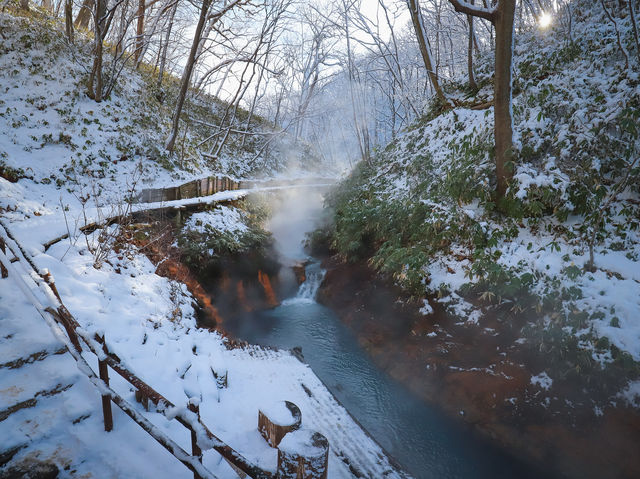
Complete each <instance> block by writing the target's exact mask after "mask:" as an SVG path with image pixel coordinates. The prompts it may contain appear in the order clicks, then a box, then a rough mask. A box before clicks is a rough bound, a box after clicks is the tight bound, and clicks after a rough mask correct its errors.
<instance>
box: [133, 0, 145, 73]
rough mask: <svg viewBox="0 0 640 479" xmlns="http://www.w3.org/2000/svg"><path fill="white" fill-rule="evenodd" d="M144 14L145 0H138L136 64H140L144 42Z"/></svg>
mask: <svg viewBox="0 0 640 479" xmlns="http://www.w3.org/2000/svg"><path fill="white" fill-rule="evenodd" d="M144 14H145V0H138V24H137V27H136V49H135V52H134V62H135V64H136V66H138V65H139V63H138V60H139V59H140V54H141V53H142V47H143V43H144Z"/></svg>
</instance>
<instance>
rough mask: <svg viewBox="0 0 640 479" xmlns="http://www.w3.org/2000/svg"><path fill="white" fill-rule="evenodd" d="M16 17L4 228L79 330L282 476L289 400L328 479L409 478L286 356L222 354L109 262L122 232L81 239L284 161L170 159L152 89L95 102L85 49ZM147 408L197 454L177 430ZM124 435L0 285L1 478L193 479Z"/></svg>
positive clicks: (123, 84) (2, 43) (154, 278)
mask: <svg viewBox="0 0 640 479" xmlns="http://www.w3.org/2000/svg"><path fill="white" fill-rule="evenodd" d="M10 8H11V7H10ZM14 13H15V12H13V13H11V12H10V13H0V36H1V38H2V39H1V40H0V84H1V85H2V87H1V88H0V173H1V175H0V176H1V177H0V219H1V220H2V223H3V225H6V226H7V228H8V229H9V230H10V231H11V232H12V234H13V235H14V236H15V238H16V239H17V241H18V242H20V244H21V245H22V246H23V247H24V249H25V251H26V252H27V254H28V255H31V256H32V257H33V261H34V263H35V265H36V267H37V268H38V269H39V270H41V271H44V270H45V269H46V270H48V271H49V272H50V273H51V274H52V275H53V277H54V278H55V281H56V284H57V288H58V291H59V293H60V295H61V297H62V299H63V301H64V302H65V304H66V305H67V306H68V308H69V310H70V311H71V313H72V314H73V315H74V316H75V317H76V318H77V319H78V320H79V322H80V323H81V325H82V327H83V328H85V329H86V330H87V331H88V332H89V333H90V334H93V333H100V334H104V335H105V337H106V342H107V343H108V345H109V348H110V349H111V350H112V351H113V352H114V353H115V354H117V355H118V356H119V357H120V358H121V359H122V361H123V362H124V363H125V364H126V365H127V366H128V367H129V368H130V369H131V370H132V371H134V372H135V373H136V374H138V375H139V376H140V377H142V378H143V379H144V380H145V381H147V382H148V383H149V384H150V385H151V386H152V387H154V388H156V389H157V390H158V391H160V392H161V393H162V394H164V395H165V396H166V397H167V398H169V399H170V400H171V401H173V402H174V403H175V404H176V405H178V406H179V407H184V406H185V405H186V403H187V400H188V398H187V391H188V392H189V393H191V392H193V391H194V390H198V391H199V392H201V394H202V402H201V405H200V411H201V415H202V419H203V422H204V423H205V424H207V425H208V426H209V427H210V429H211V430H212V431H213V432H214V433H215V434H217V435H218V436H219V437H220V438H221V439H223V440H224V441H226V442H227V443H228V444H230V445H231V446H232V447H234V448H236V449H237V450H238V451H240V452H241V453H243V454H244V455H246V456H247V457H248V458H250V459H251V460H253V461H255V462H256V463H258V464H259V465H260V466H262V467H263V468H265V469H268V470H274V469H275V467H276V459H277V452H276V450H275V449H271V448H270V447H268V446H267V443H266V442H265V441H264V440H263V439H262V438H261V436H260V435H259V433H258V431H257V417H258V408H260V407H262V406H268V405H269V404H271V403H272V402H275V401H280V400H290V401H293V402H294V403H296V404H297V405H298V406H299V407H300V409H301V411H302V420H303V426H304V427H307V428H311V429H315V430H317V431H319V432H321V433H323V434H324V435H325V436H326V437H327V438H328V439H329V442H330V447H331V452H330V458H329V477H332V478H333V477H335V478H343V477H344V478H348V477H354V472H353V471H358V472H359V473H360V474H363V475H364V476H366V477H404V476H403V475H402V474H401V473H399V472H398V471H396V470H395V469H394V468H393V467H392V466H391V465H390V464H389V460H388V459H387V457H386V456H385V454H384V453H383V451H382V450H381V449H380V447H379V446H378V445H376V444H375V442H374V441H373V440H371V439H370V438H369V437H368V436H367V435H366V433H365V432H364V431H363V430H362V429H361V428H360V427H359V426H358V425H357V424H356V423H355V421H354V420H353V419H352V418H351V417H350V416H349V414H348V413H347V412H346V411H345V410H344V408H342V407H341V406H340V405H339V404H338V403H337V402H336V401H335V399H334V398H333V397H332V396H331V394H330V393H329V392H328V390H327V389H326V388H325V387H324V386H323V385H322V383H321V382H320V380H319V379H318V378H317V377H316V376H315V375H314V374H313V372H312V371H311V369H310V368H309V367H308V366H307V365H305V364H302V363H301V362H299V361H298V360H297V359H296V358H295V357H294V356H292V355H291V354H290V353H289V352H286V351H282V352H276V351H269V350H264V349H260V348H252V347H248V348H245V349H230V348H228V344H227V343H226V340H225V339H224V338H223V337H221V336H220V335H219V334H217V333H215V332H210V331H207V330H201V329H198V328H197V327H196V321H195V316H194V314H195V313H194V309H193V307H192V303H193V298H192V296H191V295H190V294H189V292H188V291H187V289H186V287H185V286H184V285H183V284H180V283H178V282H175V281H171V280H168V279H166V278H163V277H160V276H158V275H156V274H155V269H156V268H155V266H154V265H153V264H151V262H150V261H149V259H148V258H147V257H146V256H144V255H143V254H142V253H140V252H138V251H137V250H136V249H135V248H134V247H132V246H131V245H126V244H122V243H121V244H119V246H118V249H117V251H116V250H114V249H112V246H113V243H112V242H111V240H113V239H114V238H115V235H113V236H112V235H111V233H115V232H116V231H117V230H116V228H117V227H115V226H114V227H112V228H107V229H105V230H100V229H99V230H97V231H96V232H94V233H92V234H89V235H87V236H86V237H85V235H83V234H81V233H80V231H79V228H80V227H82V226H84V225H86V224H87V223H89V222H91V221H94V220H96V219H98V220H99V219H101V218H102V219H104V218H106V217H109V216H112V215H113V214H115V213H120V212H123V211H127V210H128V209H129V208H130V205H129V203H128V202H127V199H128V198H129V197H132V196H134V195H135V193H136V192H137V190H139V189H140V187H141V186H142V185H144V186H145V187H149V186H154V187H160V186H164V185H169V184H175V183H176V182H177V183H182V182H183V181H184V180H185V179H190V178H193V177H195V176H200V175H203V176H204V175H210V174H216V173H226V174H235V175H238V176H241V175H245V174H248V173H249V172H255V171H256V170H258V171H260V172H261V173H263V174H265V175H269V174H272V173H274V172H276V171H277V170H278V168H280V167H281V166H282V164H283V162H282V161H281V160H282V159H283V158H284V156H285V153H287V152H283V151H281V152H280V154H282V156H281V157H280V158H278V159H276V160H274V161H273V162H270V161H269V160H264V159H263V160H264V161H262V160H261V161H258V162H253V163H250V162H249V161H247V160H248V159H251V158H253V157H254V156H255V151H254V152H251V151H245V152H244V153H239V152H238V151H233V150H232V149H229V150H228V151H227V152H226V155H225V156H224V157H222V158H220V160H219V162H218V163H216V164H214V165H207V164H205V163H204V162H200V163H196V164H193V163H192V164H188V165H187V164H186V163H185V164H181V162H180V161H179V157H178V156H176V157H169V156H167V155H166V154H165V153H164V152H163V151H162V148H161V145H162V144H163V143H164V140H165V134H166V124H167V122H168V119H169V118H170V115H169V114H168V112H167V111H166V109H164V107H163V106H162V105H161V104H159V103H158V102H157V100H156V99H155V98H154V97H153V96H152V95H151V94H150V93H149V92H148V91H147V90H148V88H147V86H146V84H145V80H144V76H143V75H140V74H138V73H135V72H130V71H127V72H126V74H123V75H122V77H121V78H120V80H119V86H118V88H116V90H115V91H114V93H113V95H112V96H111V98H110V99H108V100H107V101H103V102H102V103H99V104H98V103H95V102H93V101H92V100H90V99H89V98H87V97H86V96H85V94H84V91H83V87H82V82H83V78H84V76H85V70H86V68H87V67H88V60H87V58H88V54H87V51H85V50H86V49H88V48H89V47H88V45H87V44H84V43H83V42H82V40H80V42H79V45H78V46H70V45H68V44H67V43H66V41H65V40H64V38H63V34H62V33H61V32H60V26H59V25H58V24H56V23H55V22H53V21H52V20H51V19H49V18H47V17H46V16H43V14H42V13H41V12H39V11H38V10H37V9H32V13H31V14H29V15H28V16H27V17H21V16H19V15H18V14H17V13H16V14H15V15H14ZM199 101H200V103H198V105H199V106H200V109H202V108H203V103H202V101H201V100H199ZM205 106H206V105H205ZM187 138H188V139H189V140H190V141H194V142H195V141H196V140H197V138H193V137H191V136H188V137H187ZM283 148H286V145H284V146H283ZM272 151H274V152H276V153H277V152H278V151H277V149H275V148H274V149H272ZM289 153H291V152H289ZM293 153H295V152H293ZM293 153H292V154H293ZM293 156H295V154H293ZM187 166H189V168H186V167H187ZM177 178H179V181H178V180H177ZM242 194H244V192H238V191H235V192H220V193H217V194H216V196H215V198H210V199H218V200H223V199H229V198H237V197H238V196H241V195H242ZM196 201H197V200H196ZM153 206H154V205H137V206H136V208H137V209H141V208H145V207H153ZM234 214H235V210H228V209H221V210H220V215H221V216H220V217H217V218H208V219H206V218H205V221H207V222H208V224H209V223H211V220H213V219H216V222H215V223H211V224H212V226H213V227H217V226H220V225H221V224H232V223H233V220H234V218H235V217H234ZM197 220H198V217H196V218H194V220H193V221H194V222H196V221H197ZM233 224H235V223H233ZM239 227H240V226H239ZM2 229H3V231H4V228H2ZM65 233H67V234H68V236H69V237H68V238H66V239H64V240H62V241H59V242H57V243H55V244H53V246H51V247H50V248H49V249H46V251H45V247H44V244H45V243H46V242H48V241H50V240H53V239H55V238H57V237H59V236H61V235H62V234H65ZM105 233H106V236H107V237H109V238H111V239H110V240H107V242H106V243H105V242H104V241H105V239H104V238H105ZM3 235H4V232H3ZM103 253H105V254H104V255H103ZM15 267H16V268H20V267H21V263H16V264H15ZM41 301H43V302H46V301H47V298H46V297H43V298H41ZM87 359H88V360H89V361H94V362H95V358H91V357H88V358H87ZM95 366H96V367H97V365H95ZM212 371H216V372H218V373H223V372H224V373H226V374H227V375H228V387H227V388H223V389H219V388H218V386H217V383H216V379H215V377H214V375H213V372H212ZM112 386H113V387H114V389H116V390H117V391H118V392H119V393H120V394H121V395H122V396H124V397H125V398H126V399H129V400H131V401H132V402H133V397H134V392H133V391H132V390H131V389H130V386H129V385H128V384H127V383H124V382H121V381H120V380H119V378H117V377H113V378H112ZM309 392H311V394H309ZM137 407H138V409H139V412H141V413H143V414H146V415H147V417H148V418H149V419H150V420H151V421H152V422H153V423H154V424H155V425H156V426H157V427H158V428H159V429H160V430H162V431H164V432H165V433H167V434H169V435H170V436H171V437H173V438H174V439H175V440H176V441H177V442H178V443H179V444H180V445H182V446H183V447H184V448H185V449H187V450H190V444H189V435H188V433H187V431H186V430H185V429H184V428H183V427H182V426H180V425H179V424H177V423H175V421H173V422H171V423H169V422H167V421H166V420H165V419H164V418H163V417H162V416H160V415H159V414H156V413H153V412H151V413H145V412H144V411H143V409H142V406H137ZM114 422H115V427H114V430H113V431H112V432H110V433H105V432H104V431H103V425H102V411H101V402H100V395H99V393H98V391H97V390H96V389H95V388H94V387H93V386H92V385H91V383H90V382H89V381H88V380H87V378H86V377H85V376H84V375H83V374H81V373H80V372H79V371H78V369H77V367H76V365H75V363H74V361H73V360H72V358H71V356H70V355H69V354H68V353H65V352H64V349H63V348H62V344H61V343H60V342H59V340H57V339H56V338H55V337H54V336H52V334H51V333H50V331H49V330H48V329H47V325H46V323H45V322H44V321H43V320H42V318H40V317H39V316H38V313H37V311H36V309H35V308H34V307H33V305H32V304H30V303H29V302H28V301H26V299H25V297H24V295H23V294H22V293H21V291H20V289H19V288H18V287H17V283H16V280H15V274H13V273H12V274H10V275H9V277H8V278H2V279H0V453H2V455H1V456H0V457H1V458H2V464H0V475H2V474H4V472H7V471H8V470H9V469H10V468H12V467H14V466H16V465H17V464H19V463H22V462H23V461H25V460H26V461H29V460H37V461H42V462H45V463H53V464H55V465H56V466H57V467H58V469H59V470H60V475H59V476H58V477H158V478H161V477H167V478H175V477H192V473H191V472H189V471H188V470H187V469H186V468H184V467H183V466H182V465H181V464H180V463H179V462H178V461H177V460H176V459H175V458H173V457H171V456H170V455H169V454H168V453H167V452H166V451H165V450H164V449H163V448H162V447H161V446H159V445H158V444H157V443H155V442H154V441H153V440H152V439H151V438H150V437H149V436H148V435H147V434H146V433H145V432H144V431H142V430H141V429H140V428H139V427H138V426H136V425H135V424H134V423H133V422H132V421H131V420H130V419H129V418H128V417H127V416H125V415H124V414H122V413H121V412H120V411H119V410H118V409H117V408H115V407H114ZM9 452H11V453H10V454H6V455H5V454H4V453H9ZM14 453H15V454H14ZM7 461H8V463H6V462H7ZM5 463H6V464H5ZM204 463H205V465H206V466H207V467H208V468H209V469H210V470H212V471H213V472H214V473H215V474H216V475H218V477H221V478H223V477H237V475H236V474H235V473H234V472H233V471H232V470H231V469H230V467H229V466H228V465H227V463H226V462H225V461H222V460H221V458H220V456H219V455H217V453H215V452H211V451H209V452H206V453H205V455H204ZM14 473H15V471H14Z"/></svg>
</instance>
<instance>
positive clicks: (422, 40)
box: [407, 0, 447, 103]
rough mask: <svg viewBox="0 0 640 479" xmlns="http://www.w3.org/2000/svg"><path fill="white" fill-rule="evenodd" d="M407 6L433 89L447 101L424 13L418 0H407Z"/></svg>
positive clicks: (440, 98) (440, 97)
mask: <svg viewBox="0 0 640 479" xmlns="http://www.w3.org/2000/svg"><path fill="white" fill-rule="evenodd" d="M407 6H408V7H409V13H410V14H411V23H413V28H414V30H415V32H416V37H417V38H418V45H419V46H420V54H421V55H422V60H423V61H424V67H425V68H426V70H427V73H428V74H429V80H431V84H432V85H433V89H434V90H435V92H436V96H437V97H438V99H439V100H440V101H441V102H443V103H446V101H447V100H446V99H445V96H444V92H443V91H442V88H441V87H440V82H439V81H438V75H437V74H436V72H435V71H434V69H433V68H434V64H433V56H432V55H431V46H430V45H429V39H428V38H427V32H426V30H425V28H424V23H423V22H422V15H421V14H420V6H419V5H418V0H407Z"/></svg>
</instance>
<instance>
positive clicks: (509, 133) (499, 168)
mask: <svg viewBox="0 0 640 479" xmlns="http://www.w3.org/2000/svg"><path fill="white" fill-rule="evenodd" d="M449 3H451V4H452V5H453V7H454V8H455V10H456V11H457V12H462V13H466V14H467V15H473V16H475V17H480V18H484V19H485V20H488V21H490V22H491V24H492V25H493V27H494V28H495V77H494V82H493V104H494V127H493V128H494V137H495V161H496V180H497V187H496V196H497V199H498V200H500V199H501V198H503V197H504V194H505V192H506V191H507V186H508V184H509V180H510V179H511V177H512V176H513V157H514V155H513V125H512V109H511V68H512V61H513V23H514V17H515V11H516V0H498V2H497V4H494V5H493V6H492V7H489V6H488V3H487V2H486V0H485V1H483V3H484V8H481V7H476V6H473V5H471V4H469V3H468V2H466V1H463V0H449Z"/></svg>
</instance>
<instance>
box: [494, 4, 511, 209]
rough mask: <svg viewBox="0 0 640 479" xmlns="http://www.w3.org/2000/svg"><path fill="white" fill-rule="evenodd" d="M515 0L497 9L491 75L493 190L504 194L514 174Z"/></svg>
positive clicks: (498, 193)
mask: <svg viewBox="0 0 640 479" xmlns="http://www.w3.org/2000/svg"><path fill="white" fill-rule="evenodd" d="M515 6H516V5H515V0H500V3H499V4H498V10H497V11H496V20H495V29H496V51H495V78H494V93H493V98H494V134H495V156H496V179H497V188H496V193H497V196H498V198H502V197H504V194H505V192H506V191H507V186H508V182H509V180H510V179H511V177H512V176H513V125H512V111H511V63H512V57H513V21H514V16H515Z"/></svg>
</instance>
